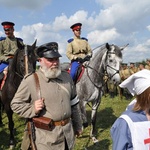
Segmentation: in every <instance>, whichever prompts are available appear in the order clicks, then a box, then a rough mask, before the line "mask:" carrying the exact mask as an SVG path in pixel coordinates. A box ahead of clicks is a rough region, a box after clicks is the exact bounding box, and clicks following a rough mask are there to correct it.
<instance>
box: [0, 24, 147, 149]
mask: <svg viewBox="0 0 150 150" xmlns="http://www.w3.org/2000/svg"><path fill="white" fill-rule="evenodd" d="M14 25H15V24H14V23H13V22H8V21H5V22H2V26H3V29H4V32H5V34H6V37H5V38H1V39H0V69H1V70H0V81H1V82H2V80H3V78H4V76H5V74H7V73H5V72H4V70H5V69H6V68H7V67H8V66H9V64H10V63H11V61H12V59H13V56H14V53H15V51H16V50H17V49H18V47H17V43H18V42H20V43H21V44H23V40H22V39H20V38H16V37H15V36H14ZM81 26H82V24H81V23H75V24H73V25H72V26H71V27H70V28H71V29H72V31H73V33H74V38H72V39H69V40H68V45H67V48H66V55H67V57H68V59H69V60H70V61H71V75H69V74H68V73H67V72H66V71H62V70H61V68H60V61H59V58H60V57H61V54H60V53H59V45H58V43H57V42H48V43H44V44H42V45H41V46H38V47H37V48H36V50H35V53H36V55H37V61H38V62H39V64H40V67H39V69H37V70H36V71H35V73H33V74H30V75H27V76H25V77H24V79H23V80H22V82H21V84H20V86H19V87H18V90H17V92H16V93H15V96H14V98H13V99H12V102H11V108H12V110H13V111H14V112H15V113H17V114H19V115H20V116H21V117H23V118H26V119H31V118H40V119H41V121H42V122H40V123H41V124H42V125H44V126H45V128H44V127H43V126H42V125H40V126H39V125H36V124H37V122H34V125H35V130H34V131H35V137H36V139H35V141H34V144H35V147H36V150H41V149H42V150H51V149H59V150H72V149H73V148H74V145H75V138H76V137H78V136H80V135H81V134H82V120H81V115H80V114H81V112H80V107H79V99H78V96H77V93H76V87H75V84H74V83H76V71H77V69H78V68H79V66H80V64H82V63H83V62H85V61H89V60H90V58H91V57H92V51H91V47H90V45H89V43H88V40H87V39H86V38H82V37H81ZM145 64H146V65H144V64H143V63H139V65H138V67H137V66H136V65H135V63H130V66H128V65H127V64H125V63H124V64H122V65H121V68H120V76H121V84H120V85H119V87H120V88H121V89H128V92H127V93H128V94H130V95H132V96H136V101H135V103H134V104H133V105H132V107H130V109H128V110H127V111H125V112H124V113H123V115H121V116H120V117H119V118H118V119H117V120H116V122H115V123H114V124H113V126H112V128H111V137H112V139H113V150H129V149H130V150H132V149H136V150H138V148H140V150H141V149H143V147H144V148H145V145H146V147H147V143H146V141H145V143H144V144H143V143H142V144H140V142H139V141H142V140H144V138H146V134H142V136H140V135H141V133H144V132H145V131H148V128H149V126H150V125H149V120H150V96H149V91H150V71H149V70H150V60H149V59H147V60H146V63H145ZM6 70H7V69H6ZM36 82H38V83H39V89H40V97H39V95H38V92H37V87H36V86H37V84H36ZM141 83H142V84H141ZM107 84H108V90H109V92H110V95H111V96H112V97H113V92H114V91H113V90H114V86H115V85H114V86H112V84H113V83H109V82H108V83H107ZM112 87H113V88H112ZM1 89H2V86H1ZM115 90H116V88H115ZM115 92H116V91H115ZM122 93H123V94H124V96H127V95H125V93H126V92H125V90H123V92H122ZM45 119H51V120H52V126H51V127H49V128H48V129H47V128H46V124H44V122H45ZM33 120H34V119H33ZM30 121H31V120H30ZM134 122H136V123H139V122H142V123H145V124H142V126H140V127H139V126H138V128H137V130H136V131H140V130H141V129H142V130H141V131H142V132H139V134H138V135H137V136H136V138H135V140H134V137H135V132H133V128H132V127H133V123H134ZM143 126H144V127H145V128H143ZM25 128H27V127H25ZM43 128H44V129H43ZM146 133H147V132H146ZM31 143H32V141H29V133H28V129H26V130H25V133H24V138H23V142H22V146H21V149H22V150H29V149H32V146H33V145H32V144H31Z"/></svg>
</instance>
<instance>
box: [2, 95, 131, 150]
mask: <svg viewBox="0 0 150 150" xmlns="http://www.w3.org/2000/svg"><path fill="white" fill-rule="evenodd" d="M129 102H130V101H127V100H125V99H122V100H120V99H119V98H118V97H115V98H113V99H111V98H109V96H108V95H107V96H106V97H103V98H102V102H101V104H100V107H99V110H98V113H97V127H96V128H97V139H98V140H99V142H98V143H97V144H96V145H94V144H93V143H92V141H91V139H89V132H90V126H89V127H88V128H86V129H85V130H84V132H83V136H82V137H80V138H78V139H76V146H75V150H85V148H86V149H87V150H111V149H112V141H111V137H110V128H111V126H112V124H113V123H114V121H115V120H116V119H117V117H118V116H120V114H121V113H122V112H123V111H124V110H125V108H126V106H127V104H128V103H129ZM87 113H88V116H89V118H90V113H91V111H90V108H89V107H88V106H87ZM2 117H3V123H4V126H2V127H0V150H8V149H9V147H8V142H9V132H8V127H7V125H8V120H7V117H6V114H5V113H3V116H2ZM14 121H15V128H16V131H15V138H16V147H15V148H14V150H20V144H21V141H22V134H23V130H24V120H23V119H21V118H19V117H18V116H17V115H16V114H14Z"/></svg>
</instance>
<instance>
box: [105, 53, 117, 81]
mask: <svg viewBox="0 0 150 150" xmlns="http://www.w3.org/2000/svg"><path fill="white" fill-rule="evenodd" d="M108 54H115V53H114V52H109V51H107V53H106V59H105V62H106V60H107V58H108ZM108 67H109V68H111V69H112V70H115V71H116V72H115V73H114V74H112V75H111V76H109V75H108V73H107V68H108ZM104 68H105V75H106V76H107V77H108V79H110V80H111V79H112V77H113V76H114V75H116V74H119V70H117V69H115V68H114V67H111V66H110V65H108V64H107V65H106V66H105V67H104Z"/></svg>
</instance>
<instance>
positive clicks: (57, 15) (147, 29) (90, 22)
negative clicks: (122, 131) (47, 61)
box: [0, 0, 150, 63]
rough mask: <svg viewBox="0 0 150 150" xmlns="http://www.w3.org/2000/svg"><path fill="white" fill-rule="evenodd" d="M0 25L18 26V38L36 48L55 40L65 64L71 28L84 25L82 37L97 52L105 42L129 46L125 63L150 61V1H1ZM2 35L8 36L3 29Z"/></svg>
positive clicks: (124, 52) (0, 30) (71, 35)
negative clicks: (11, 23)
mask: <svg viewBox="0 0 150 150" xmlns="http://www.w3.org/2000/svg"><path fill="white" fill-rule="evenodd" d="M0 10H1V13H0V22H3V21H12V22H14V23H15V36H17V37H21V38H22V39H23V40H24V43H25V44H29V45H31V44H32V43H33V42H34V41H35V39H37V46H39V45H41V44H44V43H46V42H51V41H56V42H58V44H59V49H60V53H61V54H62V55H63V57H62V58H61V61H62V62H65V61H69V60H68V59H67V58H66V55H65V52H66V46H67V40H68V39H70V38H71V37H73V33H72V31H71V30H70V26H71V25H72V24H74V23H76V22H81V23H82V24H83V26H82V37H86V38H88V40H89V43H90V45H91V47H92V49H94V48H95V47H97V46H100V45H102V44H104V43H106V42H108V43H109V44H116V45H118V46H124V45H126V44H127V43H129V46H128V47H127V48H126V49H124V51H123V61H124V62H127V63H128V62H137V61H142V60H145V59H147V58H150V0H0ZM0 36H5V35H4V32H3V28H2V27H1V28H0Z"/></svg>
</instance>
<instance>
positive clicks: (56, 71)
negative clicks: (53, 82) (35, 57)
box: [41, 66, 61, 79]
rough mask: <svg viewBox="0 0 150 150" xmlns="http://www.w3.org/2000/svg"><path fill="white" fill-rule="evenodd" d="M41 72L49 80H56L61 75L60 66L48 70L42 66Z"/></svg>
mask: <svg viewBox="0 0 150 150" xmlns="http://www.w3.org/2000/svg"><path fill="white" fill-rule="evenodd" d="M41 70H42V72H43V73H44V75H45V77H46V78H48V79H55V78H57V77H58V76H59V75H60V74H61V69H60V66H59V67H55V68H47V67H45V66H42V67H41Z"/></svg>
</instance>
